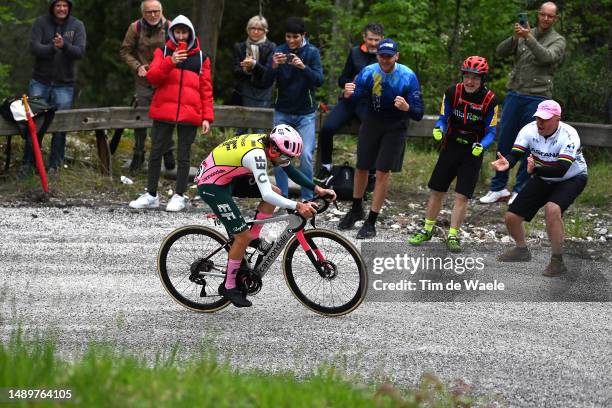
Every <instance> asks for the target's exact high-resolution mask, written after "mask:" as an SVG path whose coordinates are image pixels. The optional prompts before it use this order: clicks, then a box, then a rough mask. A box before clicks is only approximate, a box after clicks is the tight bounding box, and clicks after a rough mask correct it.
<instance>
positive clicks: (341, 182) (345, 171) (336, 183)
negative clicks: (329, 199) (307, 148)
mask: <svg viewBox="0 0 612 408" xmlns="http://www.w3.org/2000/svg"><path fill="white" fill-rule="evenodd" d="M354 178H355V168H353V166H349V164H348V162H344V164H343V165H341V166H333V167H332V170H331V176H330V177H328V178H327V180H326V181H325V187H327V188H331V189H333V190H334V191H335V192H336V196H337V197H338V200H351V199H352V198H353V180H354Z"/></svg>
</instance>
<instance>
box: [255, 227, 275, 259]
mask: <svg viewBox="0 0 612 408" xmlns="http://www.w3.org/2000/svg"><path fill="white" fill-rule="evenodd" d="M276 238H278V235H277V234H276V232H274V231H268V233H267V234H265V235H264V236H263V237H262V238H261V241H260V242H259V247H258V248H257V250H258V251H259V253H260V254H262V255H265V254H267V253H268V251H269V250H270V248H272V245H274V242H275V241H276Z"/></svg>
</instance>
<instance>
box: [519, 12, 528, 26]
mask: <svg viewBox="0 0 612 408" xmlns="http://www.w3.org/2000/svg"><path fill="white" fill-rule="evenodd" d="M518 23H519V24H520V26H521V27H523V28H527V26H528V25H529V21H528V20H527V13H525V12H522V13H518Z"/></svg>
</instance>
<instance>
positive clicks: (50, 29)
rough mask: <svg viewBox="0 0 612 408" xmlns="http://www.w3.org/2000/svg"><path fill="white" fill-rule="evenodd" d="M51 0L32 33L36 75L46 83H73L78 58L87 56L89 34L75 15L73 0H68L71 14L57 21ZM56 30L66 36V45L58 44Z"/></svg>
mask: <svg viewBox="0 0 612 408" xmlns="http://www.w3.org/2000/svg"><path fill="white" fill-rule="evenodd" d="M57 1H58V0H51V1H49V13H48V14H46V15H42V16H40V17H38V18H37V19H36V21H35V22H34V25H33V26H32V32H31V33H30V52H31V53H32V55H33V56H34V69H33V73H32V78H33V79H35V80H36V81H39V82H42V83H43V84H45V85H60V86H72V85H74V82H75V81H76V61H77V60H80V59H81V58H83V55H84V54H85V45H86V42H87V34H86V32H85V26H84V25H83V23H82V22H81V21H80V20H79V19H77V18H75V17H73V16H72V14H71V12H72V5H73V2H72V1H70V0H66V2H67V3H68V7H69V9H68V10H69V11H68V16H67V17H66V19H65V20H64V21H63V22H62V24H57V23H56V22H55V17H54V16H53V5H54V4H55V3H56V2H57ZM55 33H59V34H61V36H62V37H63V38H64V46H63V47H62V48H61V49H57V48H55V46H54V45H53V38H54V37H55Z"/></svg>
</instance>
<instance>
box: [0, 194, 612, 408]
mask: <svg viewBox="0 0 612 408" xmlns="http://www.w3.org/2000/svg"><path fill="white" fill-rule="evenodd" d="M202 219H203V216H202V212H201V210H199V209H192V210H191V211H189V212H186V213H180V214H169V213H166V212H163V211H149V212H139V211H131V210H128V209H125V208H118V207H114V208H113V207H109V206H106V207H103V208H86V207H66V208H57V207H55V208H46V207H18V208H15V207H2V208H0V233H1V236H2V244H0V280H1V284H0V338H2V339H3V340H6V339H7V338H8V337H9V335H10V333H11V330H13V329H14V328H15V326H16V322H20V323H21V324H22V326H23V327H24V328H26V329H32V330H34V329H35V330H43V331H44V330H52V331H54V332H55V333H57V334H58V335H59V348H60V351H61V352H62V353H66V354H67V355H72V353H74V352H80V351H82V350H83V349H84V347H86V344H87V342H88V341H90V340H92V339H95V340H101V341H110V342H116V343H118V344H120V345H122V346H123V347H125V348H127V349H130V350H133V351H135V352H136V353H141V354H144V355H145V356H153V355H154V354H155V353H156V352H158V351H161V352H164V351H169V350H170V349H171V347H172V346H173V345H174V344H176V343H177V342H180V345H181V349H180V350H181V352H182V353H184V355H188V354H189V353H196V352H198V350H199V349H200V348H201V347H202V343H203V341H205V342H212V343H213V344H214V346H215V347H216V349H217V350H218V353H219V355H220V356H221V358H224V359H228V360H229V361H230V362H231V364H232V365H235V366H236V367H240V368H259V369H265V370H269V371H279V370H287V369H290V370H294V371H297V372H309V371H310V370H312V369H314V368H316V367H318V366H319V365H320V364H321V363H323V362H335V364H338V365H340V366H342V367H343V368H344V369H345V370H346V371H347V373H348V374H349V375H357V376H358V377H360V378H361V379H362V381H376V380H381V379H390V380H392V381H393V382H395V383H397V384H401V385H410V384H414V383H415V382H416V381H418V379H419V377H420V376H421V374H422V373H423V372H426V371H430V372H433V373H434V374H436V375H437V376H439V377H440V378H442V379H443V380H445V381H452V380H454V379H462V380H464V381H465V382H467V383H468V384H471V385H473V386H474V389H475V390H476V391H475V392H476V393H477V394H478V395H485V396H490V397H491V398H493V399H495V400H497V401H500V404H501V405H504V406H550V407H558V406H564V407H570V406H576V407H585V406H588V407H600V406H601V407H606V406H607V407H609V406H612V303H610V298H611V292H610V282H612V268H611V267H610V265H611V262H610V261H609V260H608V259H606V258H605V257H604V258H600V259H599V260H588V261H587V260H583V259H579V258H578V257H576V256H573V257H572V256H568V262H569V264H572V265H579V267H580V269H581V278H580V280H581V281H584V282H586V283H584V284H585V285H587V286H589V285H590V286H591V287H592V288H593V289H594V290H595V289H596V290H597V293H598V299H601V300H605V301H603V302H535V301H533V302H510V301H504V302H372V301H366V302H365V303H363V304H362V305H361V306H360V307H359V308H358V309H357V310H356V311H354V312H353V313H351V314H349V315H347V316H344V317H340V318H325V317H322V316H319V315H316V314H314V313H312V312H311V311H309V310H307V309H306V308H304V307H303V306H302V305H301V304H300V303H298V302H297V300H295V299H294V298H293V297H292V295H291V294H290V293H289V291H288V289H287V287H286V286H285V283H284V279H283V278H282V275H281V272H280V265H279V267H278V268H273V270H272V271H271V272H270V273H269V274H268V275H267V276H266V277H265V279H264V288H263V289H262V291H261V292H260V293H259V294H258V295H257V296H256V297H253V298H252V300H253V303H254V305H253V307H252V308H249V309H236V308H234V307H231V306H230V307H228V308H226V309H224V310H222V311H220V312H218V313H215V314H212V315H208V314H196V313H192V312H190V311H188V310H186V309H184V308H182V307H180V306H179V305H178V304H176V303H175V302H174V301H172V299H170V298H169V296H168V295H167V294H166V292H165V291H164V290H163V288H162V286H161V284H160V282H159V279H158V277H157V273H156V256H157V250H158V248H159V245H160V243H161V242H162V240H163V238H164V236H165V235H167V234H168V233H169V232H170V231H172V230H173V229H174V228H177V227H180V226H183V225H188V224H198V223H201V221H202ZM348 235H349V237H352V236H354V234H353V233H351V234H348ZM404 239H405V233H400V232H398V231H392V230H389V231H381V232H380V233H379V237H377V239H376V241H381V242H386V241H395V242H399V241H402V240H404ZM434 244H435V243H434ZM507 245H508V244H501V243H494V242H490V243H489V244H488V245H484V244H479V245H478V246H476V245H473V247H472V246H470V245H469V244H468V246H467V250H466V252H467V253H468V254H469V253H471V252H476V251H478V253H481V254H485V255H487V256H488V257H489V258H490V259H494V255H495V254H496V253H499V252H500V251H501V250H502V248H503V247H505V246H507ZM548 251H549V249H548V248H534V258H535V259H534V261H533V262H532V263H530V264H528V265H525V264H521V265H518V266H513V265H511V266H506V267H504V268H501V267H500V266H499V265H494V264H491V263H489V264H488V266H490V267H491V268H493V267H495V268H497V269H495V268H493V269H491V268H489V269H490V270H499V271H500V273H501V274H503V276H505V277H506V278H507V279H509V280H512V281H513V282H514V283H513V284H514V285H515V286H521V287H523V288H524V289H525V291H526V292H529V293H531V294H533V291H534V290H536V291H537V290H538V289H542V291H543V293H548V292H546V290H547V288H548V289H550V288H551V287H554V285H558V281H557V283H555V281H552V280H550V279H549V280H545V279H544V278H542V277H541V276H540V274H541V269H542V268H543V267H544V266H545V260H546V259H547V258H546V257H547V254H548ZM277 262H278V261H277ZM490 273H492V272H490ZM590 276H595V277H596V279H594V280H593V279H589V277H590ZM557 279H558V278H557ZM589 282H590V283H589ZM551 285H552V286H551ZM534 288H535V289H534ZM582 288H583V289H584V286H582ZM536 298H537V296H536ZM542 300H550V299H547V298H546V296H543V297H542Z"/></svg>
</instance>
